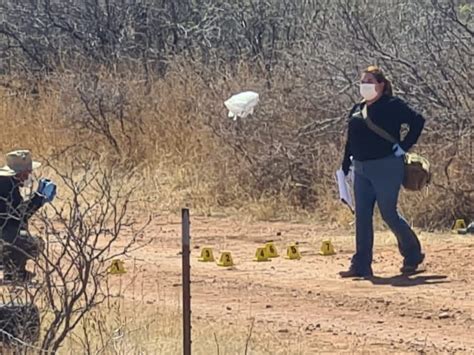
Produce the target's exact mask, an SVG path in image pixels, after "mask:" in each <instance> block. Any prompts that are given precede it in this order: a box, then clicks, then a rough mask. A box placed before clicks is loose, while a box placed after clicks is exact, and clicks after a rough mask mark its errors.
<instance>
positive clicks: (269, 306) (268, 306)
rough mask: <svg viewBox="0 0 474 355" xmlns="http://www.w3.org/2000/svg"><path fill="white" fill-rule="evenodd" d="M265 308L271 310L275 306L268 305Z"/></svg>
mask: <svg viewBox="0 0 474 355" xmlns="http://www.w3.org/2000/svg"><path fill="white" fill-rule="evenodd" d="M265 308H266V309H269V308H273V306H272V305H271V304H267V305H266V306H265Z"/></svg>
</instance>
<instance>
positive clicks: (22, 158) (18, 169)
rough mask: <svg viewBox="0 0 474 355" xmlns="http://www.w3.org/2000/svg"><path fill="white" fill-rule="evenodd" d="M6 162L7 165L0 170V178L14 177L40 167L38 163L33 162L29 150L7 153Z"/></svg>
mask: <svg viewBox="0 0 474 355" xmlns="http://www.w3.org/2000/svg"><path fill="white" fill-rule="evenodd" d="M6 161H7V164H6V165H5V166H3V167H1V168H0V176H15V175H16V174H19V173H23V172H25V171H32V170H34V169H36V168H39V167H40V166H41V163H40V162H37V161H33V159H32V157H31V152H30V151H29V150H15V151H13V152H10V153H7V155H6Z"/></svg>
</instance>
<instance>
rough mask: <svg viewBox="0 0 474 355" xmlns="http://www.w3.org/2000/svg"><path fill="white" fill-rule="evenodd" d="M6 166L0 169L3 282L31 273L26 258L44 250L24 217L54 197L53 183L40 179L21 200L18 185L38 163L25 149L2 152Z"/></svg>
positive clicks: (24, 182)
mask: <svg viewBox="0 0 474 355" xmlns="http://www.w3.org/2000/svg"><path fill="white" fill-rule="evenodd" d="M6 163H7V164H6V165H5V166H3V167H1V168H0V236H1V240H2V243H3V268H4V272H3V275H4V277H3V278H4V280H5V281H19V282H27V281H29V280H31V279H32V278H33V277H34V276H35V275H34V273H32V272H29V271H27V270H26V262H27V261H28V259H35V258H37V257H38V256H39V255H40V253H41V251H42V250H43V249H44V242H43V241H42V239H39V238H37V237H34V236H32V235H30V233H29V232H28V220H29V218H30V217H31V216H32V215H33V214H34V213H35V212H36V211H38V210H39V209H40V208H41V207H42V206H44V204H45V203H47V202H51V201H52V200H53V199H54V197H55V196H56V186H55V185H54V183H52V182H51V181H49V180H46V179H40V180H39V183H38V189H37V191H35V192H33V193H32V194H31V196H29V198H28V199H23V197H22V195H21V193H20V187H28V184H29V182H31V174H32V172H33V170H34V169H36V168H38V167H39V166H40V165H41V164H40V163H38V162H36V161H33V160H32V157H31V153H30V152H29V151H28V150H18V151H13V152H10V153H8V154H7V155H6Z"/></svg>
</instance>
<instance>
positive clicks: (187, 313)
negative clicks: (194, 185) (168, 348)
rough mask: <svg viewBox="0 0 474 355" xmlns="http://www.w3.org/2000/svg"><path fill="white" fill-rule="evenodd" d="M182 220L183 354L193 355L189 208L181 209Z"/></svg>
mask: <svg viewBox="0 0 474 355" xmlns="http://www.w3.org/2000/svg"><path fill="white" fill-rule="evenodd" d="M181 220H182V235H183V242H182V247H183V249H182V276H183V280H182V283H183V354H184V355H191V264H190V260H189V255H190V239H191V237H190V235H189V229H190V228H189V225H190V221H189V209H187V208H183V209H182V210H181Z"/></svg>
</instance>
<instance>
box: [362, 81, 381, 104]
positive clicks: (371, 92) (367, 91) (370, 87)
mask: <svg viewBox="0 0 474 355" xmlns="http://www.w3.org/2000/svg"><path fill="white" fill-rule="evenodd" d="M360 94H361V96H362V97H363V98H364V99H366V100H367V101H370V100H373V99H375V98H376V97H377V91H376V90H375V84H366V83H363V84H360Z"/></svg>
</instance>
